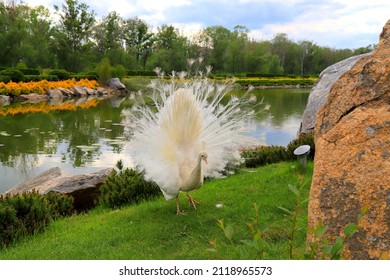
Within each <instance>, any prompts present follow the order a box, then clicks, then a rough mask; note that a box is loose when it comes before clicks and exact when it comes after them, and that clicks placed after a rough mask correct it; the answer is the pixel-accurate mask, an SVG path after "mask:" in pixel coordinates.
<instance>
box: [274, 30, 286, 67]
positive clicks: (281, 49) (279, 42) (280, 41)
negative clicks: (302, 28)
mask: <svg viewBox="0 0 390 280" xmlns="http://www.w3.org/2000/svg"><path fill="white" fill-rule="evenodd" d="M271 42H272V45H273V52H274V53H275V54H276V55H277V56H278V57H279V62H280V65H279V66H280V67H283V68H284V66H285V59H286V54H287V50H288V46H289V44H290V40H289V39H288V36H287V34H286V33H278V34H276V35H275V36H274V38H273V39H272V41H271Z"/></svg>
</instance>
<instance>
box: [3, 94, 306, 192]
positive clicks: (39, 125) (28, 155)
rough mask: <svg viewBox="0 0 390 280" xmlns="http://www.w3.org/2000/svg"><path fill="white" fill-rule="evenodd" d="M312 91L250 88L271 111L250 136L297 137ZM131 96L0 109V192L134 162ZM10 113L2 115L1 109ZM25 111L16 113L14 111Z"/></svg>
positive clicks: (270, 140) (280, 140)
mask: <svg viewBox="0 0 390 280" xmlns="http://www.w3.org/2000/svg"><path fill="white" fill-rule="evenodd" d="M309 92H310V89H302V88H301V89H298V88H297V89H262V90H255V91H253V93H254V94H256V96H257V98H258V100H261V99H263V102H264V103H265V104H268V105H269V110H267V111H264V112H262V113H261V115H260V117H259V118H258V121H257V129H256V130H255V131H253V132H251V134H252V135H253V136H254V137H256V138H257V139H258V140H259V141H260V143H261V144H264V145H283V146H286V145H287V144H288V143H289V142H290V141H291V140H293V139H294V138H295V137H296V134H297V131H298V129H299V126H300V122H301V117H302V114H303V111H304V109H305V107H306V102H307V98H308V96H309ZM132 103H133V101H132V100H131V98H130V96H129V97H114V98H110V99H106V100H101V101H99V102H98V101H96V100H92V101H89V102H85V100H84V101H83V102H82V103H81V104H80V106H78V107H76V106H75V104H74V103H67V104H61V105H47V104H34V105H21V104H16V105H15V104H14V105H10V106H5V107H0V193H2V192H4V191H6V190H8V189H10V188H11V187H13V186H15V185H17V184H19V183H21V182H23V181H25V180H26V179H28V178H31V177H34V176H37V175H39V174H40V173H42V172H44V171H46V170H48V169H50V168H52V167H56V166H58V167H60V168H61V169H63V170H65V171H66V172H67V173H69V174H83V173H89V172H95V171H99V170H101V169H104V168H108V167H114V166H115V164H116V162H117V161H118V160H122V161H123V162H124V164H125V166H130V167H131V166H132V160H131V158H130V157H129V156H128V155H129V152H128V149H129V148H128V145H127V143H126V141H125V139H124V136H123V130H124V129H123V126H122V125H121V119H122V118H121V111H122V109H123V108H126V107H129V106H131V104H132ZM7 110H8V111H13V112H14V114H5V113H4V112H5V111H7ZM18 111H19V112H20V111H22V112H24V113H19V114H15V112H18Z"/></svg>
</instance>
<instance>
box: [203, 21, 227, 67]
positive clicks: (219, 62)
mask: <svg viewBox="0 0 390 280" xmlns="http://www.w3.org/2000/svg"><path fill="white" fill-rule="evenodd" d="M204 36H205V37H206V39H205V40H207V41H208V42H209V48H210V49H211V54H210V57H209V61H208V62H209V64H210V65H212V66H213V68H214V70H215V71H216V72H218V71H226V70H227V67H226V57H227V54H228V47H229V43H230V39H231V32H230V30H229V29H227V28H225V27H223V26H210V27H207V28H206V29H205V30H204Z"/></svg>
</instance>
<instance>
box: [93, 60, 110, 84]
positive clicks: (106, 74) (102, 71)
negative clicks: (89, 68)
mask: <svg viewBox="0 0 390 280" xmlns="http://www.w3.org/2000/svg"><path fill="white" fill-rule="evenodd" d="M96 72H97V73H98V77H99V81H101V82H103V83H107V81H108V80H109V79H110V78H111V77H112V76H111V63H110V60H109V59H108V58H103V59H102V60H101V61H100V63H99V65H98V66H97V67H96Z"/></svg>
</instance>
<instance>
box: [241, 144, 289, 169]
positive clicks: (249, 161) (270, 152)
mask: <svg viewBox="0 0 390 280" xmlns="http://www.w3.org/2000/svg"><path fill="white" fill-rule="evenodd" d="M241 156H242V157H243V158H244V159H245V162H244V166H245V167H257V166H263V165H266V164H271V163H277V162H280V161H285V160H288V159H289V155H288V153H287V149H286V147H283V146H259V147H256V148H254V149H247V150H245V151H243V152H242V154H241Z"/></svg>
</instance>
